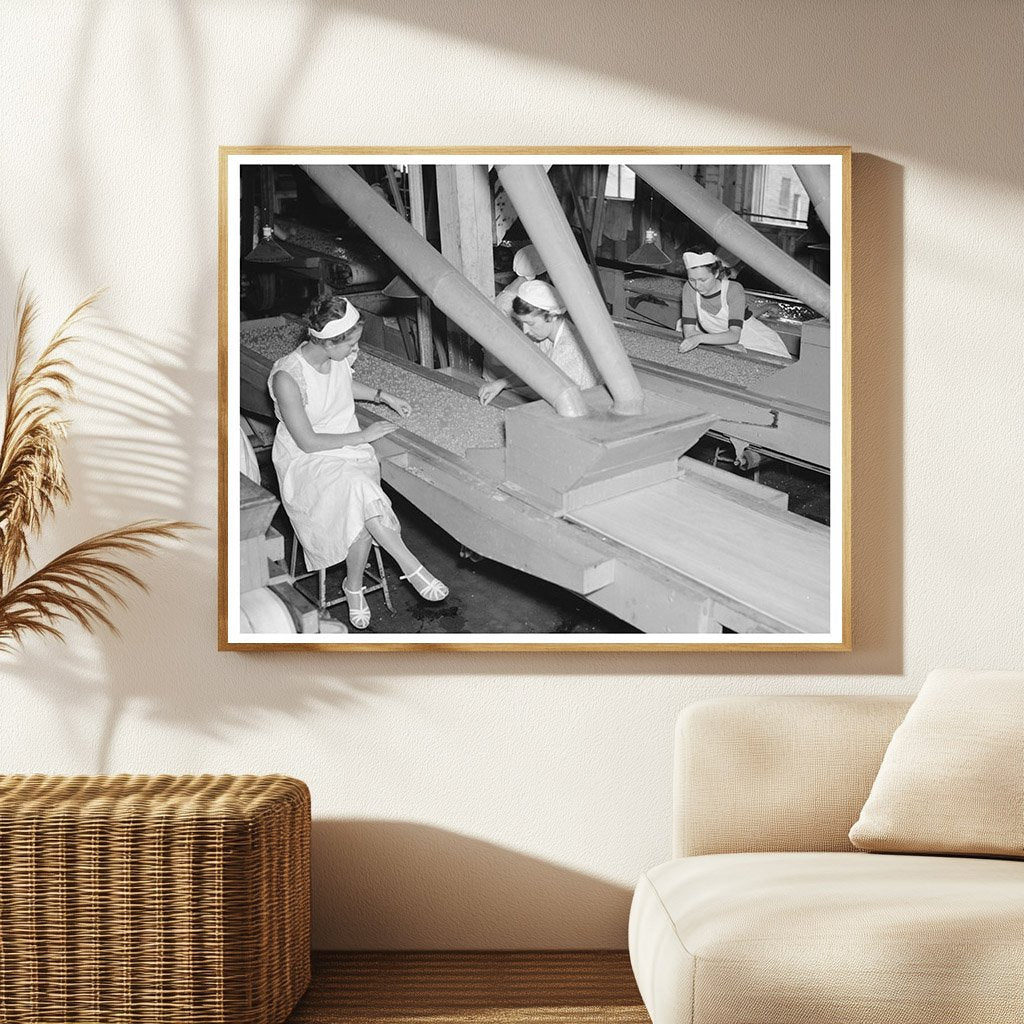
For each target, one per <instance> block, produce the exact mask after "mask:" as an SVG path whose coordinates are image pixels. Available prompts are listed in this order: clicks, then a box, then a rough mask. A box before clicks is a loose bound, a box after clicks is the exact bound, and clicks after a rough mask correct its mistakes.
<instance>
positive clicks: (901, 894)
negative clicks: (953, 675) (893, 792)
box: [629, 697, 1024, 1024]
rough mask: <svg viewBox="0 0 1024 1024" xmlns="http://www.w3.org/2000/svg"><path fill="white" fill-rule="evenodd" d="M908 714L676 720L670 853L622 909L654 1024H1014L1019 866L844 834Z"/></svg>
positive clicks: (768, 714) (891, 704) (703, 708)
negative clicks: (908, 849)
mask: <svg viewBox="0 0 1024 1024" xmlns="http://www.w3.org/2000/svg"><path fill="white" fill-rule="evenodd" d="M909 705H910V701H909V700H907V699H893V698H878V697H739V698H731V699H724V700H715V701H708V702H705V703H701V704H696V705H693V706H691V707H689V708H687V709H686V710H685V711H684V712H683V714H682V715H681V716H680V718H679V722H678V726H677V738H676V777H675V828H674V857H675V859H673V860H670V861H668V862H667V863H665V864H662V865H660V866H658V867H656V868H653V869H652V870H650V871H648V872H646V874H645V875H644V876H643V877H642V878H641V879H640V882H639V884H638V886H637V889H636V894H635V896H634V899H633V907H632V912H631V915H630V927H629V950H630V957H631V961H632V965H633V971H634V973H635V975H636V980H637V984H638V986H639V988H640V993H641V995H642V997H643V1000H644V1003H645V1005H646V1007H647V1010H648V1012H649V1014H650V1016H651V1020H652V1022H653V1024H833V1022H834V1024H1020V1022H1024V861H1021V860H1011V859H1002V860H999V859H987V858H976V857H940V856H917V855H894V854H877V853H863V852H859V851H857V850H855V849H854V847H853V846H852V845H851V843H850V841H849V838H848V832H849V830H850V827H851V825H852V824H853V823H854V821H856V819H857V817H858V815H859V814H860V811H861V807H862V806H863V804H864V802H865V800H866V798H867V796H868V793H869V791H870V789H871V786H872V783H873V781H874V779H875V775H876V773H877V771H878V767H879V764H880V762H881V760H882V756H883V754H884V752H885V750H886V747H887V745H888V743H889V740H890V738H891V736H892V733H893V731H894V729H895V728H896V726H898V725H899V724H900V722H901V721H902V719H903V717H904V715H905V713H906V711H907V708H908V707H909ZM1006 770H1007V771H1008V772H1016V773H1020V772H1021V771H1022V770H1024V768H1022V765H1021V764H1019V763H1017V764H1007V766H1006ZM1022 814H1024V808H1022Z"/></svg>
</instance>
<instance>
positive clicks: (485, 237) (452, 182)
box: [220, 147, 850, 650]
mask: <svg viewBox="0 0 1024 1024" xmlns="http://www.w3.org/2000/svg"><path fill="white" fill-rule="evenodd" d="M848 194H849V151H848V150H847V149H845V148H836V147H833V148H829V149H793V150H750V151H740V150H729V151H725V152H722V151H711V150H709V151H707V152H697V151H690V150H687V151H676V152H659V153H650V152H640V151H626V150H619V151H613V152H611V153H606V152H601V151H589V150H570V151H566V152H564V153H558V154H553V153H552V154H548V153H543V154H535V155H526V156H524V155H523V154H521V153H517V154H506V153H498V152H494V153H488V152H483V153H477V154H467V153H461V152H453V153H444V152H439V153H437V154H432V155H429V156H424V155H423V154H416V155H411V154H403V153H398V152H390V151H389V152H373V151H364V152H358V153H357V152H348V151H341V150H338V151H325V150H316V151H303V150H295V151H285V152H282V151H280V150H275V151H273V152H272V153H262V152H260V151H259V150H258V149H223V150H222V151H221V232H222V238H221V261H222V265H221V296H220V298H221V409H222V422H221V486H222V521H221V577H222V578H221V615H220V618H221V621H220V627H221V645H222V647H225V648H259V647H267V648H270V647H281V646H297V647H301V646H305V645H316V646H324V645H330V646H337V647H338V648H339V649H351V650H355V649H394V648H396V647H398V648H401V647H407V646H408V647H413V646H417V647H418V646H422V645H427V646H438V647H449V646H458V647H465V648H476V649H481V648H483V649H488V648H492V649H504V648H506V647H508V648H510V649H516V648H523V649H526V648H538V647H539V648H552V647H554V648H565V649H579V650H585V649H600V650H620V649H621V650H629V649H644V648H654V649H676V648H678V649H707V648H714V649H719V648H732V649H752V650H753V649H798V648H799V649H804V648H806V649H818V650H823V649H824V650H841V649H848V646H849V637H850V622H849V607H848V604H849V602H848V593H849V576H848V574H849V559H848V547H849V493H848V487H847V485H846V481H847V474H846V468H847V467H846V466H845V465H844V452H845V451H847V450H848V432H849V429H850V427H849V416H848V402H849V396H848V393H847V392H848V387H847V386H846V383H845V382H846V379H847V377H848V370H849V340H848V331H849V324H848V317H847V315H846V310H847V309H848V307H849V224H848V222H847V214H846V212H845V211H846V210H848V208H849V203H848Z"/></svg>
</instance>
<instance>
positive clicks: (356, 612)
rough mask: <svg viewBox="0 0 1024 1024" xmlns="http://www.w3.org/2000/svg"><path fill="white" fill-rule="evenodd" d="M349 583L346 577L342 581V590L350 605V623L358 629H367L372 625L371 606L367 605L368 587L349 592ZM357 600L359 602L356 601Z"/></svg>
mask: <svg viewBox="0 0 1024 1024" xmlns="http://www.w3.org/2000/svg"><path fill="white" fill-rule="evenodd" d="M347 583H348V577H347V576H346V577H345V579H344V580H342V583H341V590H342V593H343V594H344V595H345V601H346V602H347V604H348V621H349V622H351V623H352V625H353V626H355V627H356V629H366V627H367V626H368V625H369V624H370V606H369V605H368V604H367V603H366V587H360V588H359V589H358V590H349V589H348V587H347V586H346V584H347ZM357 598H358V600H356V599H357Z"/></svg>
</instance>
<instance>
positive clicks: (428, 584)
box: [399, 565, 448, 601]
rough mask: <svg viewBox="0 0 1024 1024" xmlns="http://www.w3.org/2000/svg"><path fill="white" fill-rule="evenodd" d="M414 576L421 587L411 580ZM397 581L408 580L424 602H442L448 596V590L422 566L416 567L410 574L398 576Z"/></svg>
mask: <svg viewBox="0 0 1024 1024" xmlns="http://www.w3.org/2000/svg"><path fill="white" fill-rule="evenodd" d="M414 576H416V577H419V580H420V581H422V585H421V583H419V582H417V581H416V580H415V579H413V577H414ZM399 579H402V580H408V581H409V582H410V583H411V584H412V585H413V587H415V588H416V593H417V594H419V595H420V597H422V598H423V600H424V601H443V600H444V599H445V598H446V597H447V596H448V588H447V587H446V586H445V585H444V584H443V583H442V582H441V581H440V580H439V579H438V578H437V577H436V576H433V575H431V574H430V573H429V572H427V570H426V569H424V568H423V566H422V565H417V566H416V568H415V569H413V571H412V572H410V573H408V574H407V575H405V576H400V577H399Z"/></svg>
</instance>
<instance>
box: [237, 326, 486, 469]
mask: <svg viewBox="0 0 1024 1024" xmlns="http://www.w3.org/2000/svg"><path fill="white" fill-rule="evenodd" d="M304 333H305V328H304V327H302V326H301V325H300V324H294V323H288V322H287V321H277V322H276V323H273V324H271V323H266V324H254V325H252V326H250V327H248V328H246V329H244V330H243V332H242V343H243V344H244V346H245V347H246V348H247V349H250V350H251V351H254V352H256V353H258V354H259V355H260V356H262V357H263V358H264V359H266V360H268V361H269V362H271V363H273V362H274V361H275V360H277V359H280V358H281V356H283V355H286V354H287V353H288V352H291V350H292V349H293V348H295V346H296V345H297V344H298V343H299V341H300V340H301V338H302V336H303V334H304ZM353 376H354V378H355V379H356V380H357V381H358V382H359V383H361V384H366V385H367V386H369V387H371V388H381V389H383V390H384V391H390V392H391V393H392V394H394V395H399V396H400V397H402V398H404V399H406V401H408V402H409V404H410V405H411V406H412V408H413V411H412V413H411V415H409V416H406V417H402V416H399V415H398V414H397V413H395V412H393V411H392V410H391V409H390V408H389V407H388V406H386V405H374V406H373V407H372V411H373V412H374V413H376V414H377V415H378V416H380V417H381V418H383V419H387V420H390V421H391V422H392V423H398V424H400V425H401V426H402V427H404V428H405V429H406V430H409V431H411V432H412V433H414V434H416V435H417V436H419V437H422V438H425V439H426V440H428V441H429V442H430V443H431V444H435V445H437V446H438V447H439V448H444V449H445V450H446V451H449V452H452V453H453V454H455V455H465V454H466V451H467V450H468V449H470V448H500V447H501V446H502V445H504V443H505V416H504V413H503V411H502V409H501V408H499V407H496V406H482V405H481V404H480V403H479V402H478V401H477V399H476V397H475V396H473V395H467V394H464V393H463V392H461V391H459V390H456V389H453V388H451V387H448V386H446V385H445V384H443V383H440V382H438V381H436V380H433V379H431V378H430V377H428V376H425V375H424V374H423V372H422V371H421V370H419V368H417V369H416V370H413V369H412V367H411V366H410V368H409V369H406V368H405V367H404V366H402V365H401V363H400V361H398V360H395V359H381V358H378V357H377V356H375V355H373V354H372V353H371V352H370V350H369V349H368V348H363V349H361V350H360V352H359V358H358V359H357V360H356V363H355V366H354V367H353Z"/></svg>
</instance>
